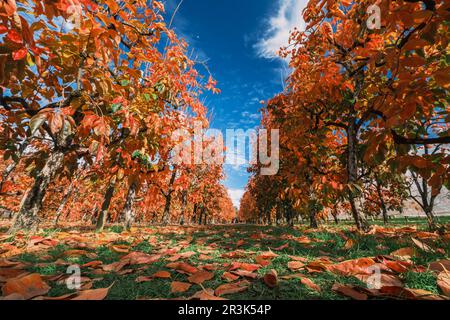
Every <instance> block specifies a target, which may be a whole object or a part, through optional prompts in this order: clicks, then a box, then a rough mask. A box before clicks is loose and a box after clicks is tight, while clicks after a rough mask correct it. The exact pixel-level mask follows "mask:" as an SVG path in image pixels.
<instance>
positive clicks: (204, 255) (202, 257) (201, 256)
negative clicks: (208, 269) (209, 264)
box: [198, 253, 213, 261]
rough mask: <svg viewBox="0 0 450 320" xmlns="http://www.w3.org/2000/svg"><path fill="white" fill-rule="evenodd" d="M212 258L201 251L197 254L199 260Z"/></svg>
mask: <svg viewBox="0 0 450 320" xmlns="http://www.w3.org/2000/svg"><path fill="white" fill-rule="evenodd" d="M212 259H213V257H212V256H208V255H206V254H203V253H202V254H200V255H199V256H198V260H201V261H207V260H212Z"/></svg>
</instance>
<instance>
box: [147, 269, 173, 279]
mask: <svg viewBox="0 0 450 320" xmlns="http://www.w3.org/2000/svg"><path fill="white" fill-rule="evenodd" d="M151 277H152V278H161V279H168V278H170V277H171V275H170V272H169V271H164V270H161V271H157V272H155V273H154V274H152V275H151Z"/></svg>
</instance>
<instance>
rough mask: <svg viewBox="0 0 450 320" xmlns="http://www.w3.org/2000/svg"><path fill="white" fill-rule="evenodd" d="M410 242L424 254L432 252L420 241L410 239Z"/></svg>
mask: <svg viewBox="0 0 450 320" xmlns="http://www.w3.org/2000/svg"><path fill="white" fill-rule="evenodd" d="M411 240H412V241H413V242H414V244H415V245H416V246H417V248H419V249H420V250H423V251H425V252H434V250H433V249H432V248H431V247H430V246H429V245H427V244H425V243H423V242H422V241H419V240H417V239H414V238H413V237H411Z"/></svg>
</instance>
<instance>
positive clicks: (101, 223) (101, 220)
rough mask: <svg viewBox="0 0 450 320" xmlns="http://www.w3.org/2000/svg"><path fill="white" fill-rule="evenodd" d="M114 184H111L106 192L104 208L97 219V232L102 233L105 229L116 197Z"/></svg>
mask: <svg viewBox="0 0 450 320" xmlns="http://www.w3.org/2000/svg"><path fill="white" fill-rule="evenodd" d="M114 189H115V186H114V184H110V185H109V186H108V188H107V189H106V192H105V198H104V199H103V204H102V208H101V210H100V214H99V215H98V218H97V225H96V228H95V229H96V232H102V231H103V228H104V227H105V223H106V219H107V218H108V210H109V205H110V204H111V199H112V197H113V195H114Z"/></svg>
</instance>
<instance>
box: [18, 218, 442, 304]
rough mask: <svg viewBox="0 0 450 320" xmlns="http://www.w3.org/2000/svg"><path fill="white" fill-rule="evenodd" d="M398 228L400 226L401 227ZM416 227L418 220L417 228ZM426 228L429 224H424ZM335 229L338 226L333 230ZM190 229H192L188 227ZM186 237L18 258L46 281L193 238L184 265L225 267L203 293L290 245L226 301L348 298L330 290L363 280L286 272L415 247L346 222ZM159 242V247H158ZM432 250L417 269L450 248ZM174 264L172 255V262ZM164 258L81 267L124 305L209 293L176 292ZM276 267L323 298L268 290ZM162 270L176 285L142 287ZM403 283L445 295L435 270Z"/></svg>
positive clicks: (58, 288) (295, 288)
mask: <svg viewBox="0 0 450 320" xmlns="http://www.w3.org/2000/svg"><path fill="white" fill-rule="evenodd" d="M397 223H398V225H397ZM411 223H412V222H411ZM393 224H394V225H396V226H405V225H410V223H408V224H406V223H405V222H404V221H403V223H402V224H401V222H400V221H398V222H397V221H393ZM419 225H424V226H425V225H426V224H423V223H420V224H419ZM330 226H331V225H330ZM108 230H109V232H113V233H118V234H120V233H121V232H122V231H123V230H122V229H120V228H113V227H111V228H109V229H108ZM186 230H187V229H186ZM189 230H190V231H189V232H186V233H175V232H162V233H151V234H150V235H148V236H147V237H146V238H144V239H140V241H134V242H133V241H132V240H130V239H134V240H136V239H135V238H133V236H131V238H123V239H119V240H117V241H114V242H112V243H109V244H107V245H101V246H99V247H97V248H96V249H95V251H93V250H89V249H88V250H87V251H88V252H93V253H95V254H96V257H95V258H92V257H90V258H89V257H86V256H79V257H66V256H64V252H65V251H66V250H69V249H73V248H69V247H68V246H66V245H61V244H60V245H57V246H56V247H53V248H51V249H49V250H47V252H45V253H42V254H41V253H40V254H39V255H37V254H36V253H24V254H21V255H20V256H18V257H17V259H18V260H20V261H23V262H26V263H28V264H29V266H28V270H29V271H31V272H38V273H40V274H42V275H57V274H61V273H66V266H64V265H63V266H60V265H58V266H56V265H54V264H53V262H54V261H55V260H57V259H62V260H64V261H66V262H68V263H71V264H79V265H82V264H84V263H86V262H89V261H92V260H101V261H102V262H103V264H110V263H112V262H116V261H118V260H119V259H120V257H121V256H122V255H123V254H121V253H117V252H115V251H113V250H111V248H110V246H111V245H112V244H116V245H117V244H122V245H123V244H125V245H129V246H131V243H134V246H132V247H130V251H140V252H144V253H148V254H154V253H156V252H157V251H158V250H160V249H161V248H171V247H175V246H177V245H179V243H180V242H185V241H186V239H187V236H189V237H190V238H191V239H192V241H191V242H190V243H189V244H188V245H187V246H185V247H183V249H182V250H180V252H179V253H183V252H188V251H194V252H196V253H197V254H195V255H193V256H191V257H189V258H187V259H180V261H185V262H188V263H190V264H191V265H193V266H198V265H204V264H210V263H214V264H217V265H218V266H219V268H218V270H216V271H213V272H214V273H215V277H214V278H213V279H212V280H210V281H206V282H204V283H203V284H202V285H203V287H204V288H211V289H215V288H217V287H218V286H220V285H221V284H224V283H227V282H226V281H225V280H223V279H222V278H221V276H222V274H223V273H224V271H226V270H225V269H226V268H225V267H223V265H224V264H225V263H230V262H233V261H240V262H249V263H255V261H254V257H255V256H257V255H259V254H261V253H262V252H266V251H268V250H269V248H276V247H280V246H281V245H284V244H286V243H288V244H289V246H288V247H286V248H284V249H282V250H281V251H274V252H276V253H277V254H278V257H276V258H274V259H273V260H272V261H271V263H270V264H269V265H268V266H265V267H262V268H260V269H259V270H257V271H256V273H257V274H258V275H259V278H258V279H256V280H250V282H251V285H250V287H249V289H248V290H247V291H245V292H242V293H238V294H231V295H226V296H225V297H226V298H228V299H239V300H246V299H269V300H270V299H287V300H298V299H333V300H341V299H347V298H346V297H343V296H342V295H339V294H337V293H335V292H333V291H332V290H331V287H332V286H333V284H334V283H336V282H338V283H341V284H349V285H359V286H364V284H363V283H361V282H360V281H359V280H357V279H356V278H354V277H352V276H339V275H336V274H333V273H330V272H321V273H314V274H310V273H308V272H307V271H306V270H302V271H291V270H289V269H288V268H287V264H288V262H289V261H291V258H290V257H289V255H295V256H302V257H304V258H307V259H308V260H309V261H313V260H316V259H317V258H319V257H324V256H327V257H329V258H330V259H332V260H334V261H336V262H337V261H339V260H343V259H345V260H347V259H355V258H360V257H374V256H379V255H388V254H389V253H391V252H392V251H394V250H397V249H399V248H403V247H407V246H412V243H411V240H410V239H409V238H408V237H401V236H396V235H394V236H393V237H382V238H380V237H377V236H375V235H370V234H369V235H360V234H357V233H353V232H351V231H349V228H348V226H347V224H345V223H344V224H342V225H340V226H339V227H338V229H337V230H336V231H333V232H329V231H325V230H324V229H319V230H317V231H315V232H307V233H305V231H306V230H307V228H306V227H305V226H297V227H295V228H287V227H278V226H272V227H260V226H253V225H236V226H208V227H206V228H195V229H189ZM57 232H58V230H45V231H44V233H45V234H47V235H48V236H50V237H51V235H53V234H55V233H57ZM259 233H261V234H263V235H265V237H264V238H262V239H253V238H252V235H255V234H259ZM305 235H306V236H308V237H309V238H310V239H312V240H313V241H312V242H311V243H310V244H301V243H298V242H296V241H295V239H288V238H289V237H300V236H305ZM342 235H344V236H345V237H346V238H350V239H353V240H354V241H355V245H354V246H353V247H351V248H350V249H345V248H344V246H345V242H346V240H345V239H344V238H343V237H342ZM155 236H156V237H157V239H158V243H157V244H156V247H155V245H154V244H153V243H152V244H150V243H149V241H148V239H149V238H150V237H151V238H153V237H155ZM240 240H244V243H243V244H242V245H241V246H239V247H237V245H236V244H237V243H238V241H240ZM158 244H160V245H159V246H158ZM211 247H213V249H214V251H213V252H212V253H208V255H209V256H211V257H210V259H208V260H200V259H199V256H200V251H202V250H205V249H207V248H209V249H211ZM433 247H435V248H440V249H441V250H438V251H436V252H423V251H420V252H419V253H420V254H419V256H418V257H415V258H414V262H415V263H416V264H417V265H422V266H426V265H428V263H430V262H432V261H436V260H439V259H448V253H449V251H450V250H449V249H450V248H449V244H448V243H445V242H443V241H440V240H439V241H435V242H434V243H433ZM236 250H242V251H245V252H246V253H247V256H245V257H244V258H237V259H236V258H233V259H229V258H226V257H225V258H224V257H222V255H223V254H225V253H230V252H232V251H236ZM165 258H167V257H165ZM165 258H162V259H161V260H159V261H157V262H155V263H152V264H149V265H147V266H142V265H141V266H126V267H125V268H124V269H132V270H133V272H132V273H130V274H125V275H120V274H117V273H114V272H112V273H108V274H100V275H99V274H95V273H94V272H93V269H91V268H82V275H83V276H87V277H89V278H91V279H95V281H94V282H93V288H94V289H95V288H105V287H109V286H111V285H112V284H113V286H112V288H111V289H110V291H109V294H108V296H107V299H111V300H118V299H120V300H121V299H137V298H142V297H145V298H149V299H173V298H180V297H189V296H192V295H193V294H194V293H196V292H197V291H200V290H201V289H202V287H201V286H199V285H196V284H193V285H192V286H191V288H190V289H189V290H188V291H187V292H184V293H176V294H173V293H171V290H170V285H171V282H172V281H181V282H188V279H187V277H188V276H187V275H185V274H181V273H177V272H175V271H173V270H171V269H168V268H167V267H166V264H167V263H168V262H169V261H168V260H166V259H165ZM271 269H275V270H276V271H277V273H278V275H279V277H281V276H284V275H289V274H292V273H302V274H303V275H304V276H305V277H307V278H309V279H311V280H312V281H313V282H314V283H316V284H317V285H319V286H320V287H321V289H322V290H321V292H316V291H314V290H312V289H310V288H309V287H307V286H305V285H303V284H302V283H301V282H300V280H299V279H296V278H295V279H289V280H281V279H280V282H279V286H277V287H276V288H274V289H271V288H269V287H267V286H266V285H265V284H264V283H263V281H262V280H261V278H262V277H263V276H264V274H265V273H266V272H267V271H269V270H271ZM161 270H166V271H169V272H170V273H171V275H172V278H171V279H154V280H152V281H149V282H142V283H137V282H136V281H135V280H136V278H137V277H139V276H150V275H152V274H153V273H155V272H157V271H161ZM401 277H402V280H403V282H404V284H405V286H407V287H408V288H412V289H424V290H428V291H431V292H434V293H439V289H438V288H437V286H436V276H435V275H434V274H433V273H431V272H422V273H418V272H413V271H409V272H407V273H405V274H403V275H402V276H401ZM50 286H51V290H50V292H49V295H50V296H59V295H63V294H66V293H71V292H73V291H72V290H69V289H67V288H66V286H65V285H64V284H62V285H59V284H56V283H55V282H51V283H50Z"/></svg>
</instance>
